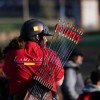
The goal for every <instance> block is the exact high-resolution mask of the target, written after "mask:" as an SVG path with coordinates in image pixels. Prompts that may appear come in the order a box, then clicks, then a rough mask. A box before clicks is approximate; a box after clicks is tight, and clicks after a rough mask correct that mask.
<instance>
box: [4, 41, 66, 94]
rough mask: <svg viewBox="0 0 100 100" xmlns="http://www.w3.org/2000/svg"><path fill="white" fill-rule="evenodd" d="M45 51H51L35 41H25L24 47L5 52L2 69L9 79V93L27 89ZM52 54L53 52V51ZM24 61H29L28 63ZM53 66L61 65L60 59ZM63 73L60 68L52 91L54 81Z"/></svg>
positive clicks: (54, 89)
mask: <svg viewBox="0 0 100 100" xmlns="http://www.w3.org/2000/svg"><path fill="white" fill-rule="evenodd" d="M46 52H48V54H49V53H51V51H49V50H48V49H47V48H44V49H43V48H42V49H41V48H40V46H39V45H38V44H37V43H35V42H32V41H28V42H26V45H25V48H22V49H16V50H9V51H8V52H7V53H6V56H5V62H4V66H3V70H4V73H5V74H6V75H7V77H8V79H9V80H10V93H11V94H15V93H18V92H20V91H22V90H24V89H28V87H29V84H30V82H31V79H32V78H33V77H34V76H35V75H36V71H37V70H38V69H39V68H40V67H41V65H42V62H43V59H44V56H45V55H44V54H46ZM53 54H55V52H54V53H53ZM49 56H50V54H49V55H48V57H47V58H49ZM57 59H58V60H59V57H57ZM54 60H55V59H54ZM45 61H46V60H45ZM26 63H29V65H27V64H26ZM30 63H34V65H30ZM55 66H57V67H62V66H61V62H60V60H59V64H58V62H57V63H56V65H55ZM49 67H50V66H47V68H49ZM55 73H56V72H55ZM55 73H54V74H55ZM63 75H64V70H63V68H62V69H61V71H60V73H59V74H58V75H57V77H56V79H55V82H54V84H53V90H52V91H54V92H56V82H57V81H59V80H60V79H61V78H62V77H63Z"/></svg>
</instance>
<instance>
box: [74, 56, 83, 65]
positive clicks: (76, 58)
mask: <svg viewBox="0 0 100 100" xmlns="http://www.w3.org/2000/svg"><path fill="white" fill-rule="evenodd" d="M83 59H84V58H83V57H82V56H76V57H75V63H77V64H79V65H81V64H82V63H83Z"/></svg>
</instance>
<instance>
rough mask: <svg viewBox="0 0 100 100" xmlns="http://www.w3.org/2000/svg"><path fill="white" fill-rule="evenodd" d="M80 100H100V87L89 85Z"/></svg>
mask: <svg viewBox="0 0 100 100" xmlns="http://www.w3.org/2000/svg"><path fill="white" fill-rule="evenodd" d="M78 100H100V86H96V85H93V84H89V85H87V86H86V87H85V88H84V89H83V93H82V94H81V95H80V96H79V98H78Z"/></svg>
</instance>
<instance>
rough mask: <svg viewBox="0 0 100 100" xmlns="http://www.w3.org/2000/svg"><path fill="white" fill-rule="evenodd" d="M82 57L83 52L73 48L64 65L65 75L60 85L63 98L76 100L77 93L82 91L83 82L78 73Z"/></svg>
mask: <svg viewBox="0 0 100 100" xmlns="http://www.w3.org/2000/svg"><path fill="white" fill-rule="evenodd" d="M83 59H84V55H83V53H82V52H81V51H79V50H75V51H73V52H72V54H71V56H70V57H69V60H68V62H67V63H66V64H65V66H64V69H65V75H64V82H63V85H62V94H63V100H77V98H78V96H79V94H81V93H82V88H83V87H84V82H83V78H82V75H81V73H80V65H81V64H82V62H83Z"/></svg>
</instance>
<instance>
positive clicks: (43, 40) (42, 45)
mask: <svg viewBox="0 0 100 100" xmlns="http://www.w3.org/2000/svg"><path fill="white" fill-rule="evenodd" d="M46 43H47V37H46V36H43V39H42V41H41V42H40V46H41V47H46Z"/></svg>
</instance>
